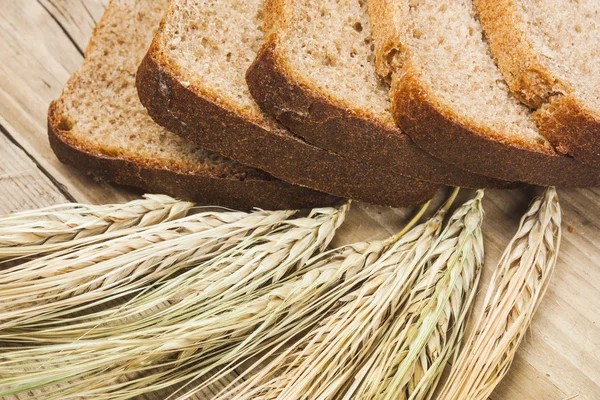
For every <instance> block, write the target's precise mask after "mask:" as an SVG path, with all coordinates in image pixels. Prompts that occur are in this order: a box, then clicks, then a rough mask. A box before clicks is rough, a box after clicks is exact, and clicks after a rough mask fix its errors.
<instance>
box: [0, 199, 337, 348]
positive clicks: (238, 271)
mask: <svg viewBox="0 0 600 400" xmlns="http://www.w3.org/2000/svg"><path fill="white" fill-rule="evenodd" d="M348 209H349V203H347V204H345V205H343V206H341V207H340V208H331V207H327V208H320V209H315V210H313V211H312V213H311V214H310V215H309V216H308V217H305V218H297V219H291V220H286V221H278V222H281V223H280V224H279V223H278V225H279V226H278V228H277V229H270V230H268V231H267V230H263V231H262V232H263V233H264V235H254V236H253V237H251V238H249V239H248V240H244V241H243V242H241V243H240V244H238V245H237V246H235V247H233V248H231V249H230V250H229V251H219V252H213V253H211V254H212V257H210V258H208V257H204V259H207V262H203V263H199V262H198V261H200V260H198V259H197V258H192V259H189V255H190V254H198V255H200V254H201V252H202V251H203V250H205V249H206V248H207V246H195V245H193V244H189V243H188V244H186V245H185V246H183V248H182V251H180V252H176V253H175V254H176V257H177V259H181V260H182V261H185V262H186V264H185V265H188V266H194V267H193V268H191V269H189V270H187V271H184V272H183V273H181V274H179V275H177V276H174V277H172V278H171V279H169V280H164V281H162V282H160V285H158V287H157V288H155V289H154V290H152V291H149V292H148V293H145V294H144V295H142V296H138V297H136V298H135V299H133V300H132V301H129V302H127V303H126V304H124V305H122V306H119V308H118V309H117V310H111V309H109V310H104V311H101V312H99V313H94V314H88V315H86V316H85V320H84V321H83V322H79V321H78V320H74V319H71V318H69V319H68V320H66V321H62V322H61V323H60V325H62V326H57V327H55V328H49V329H43V330H40V329H39V326H36V329H35V330H34V331H30V332H28V334H27V336H25V335H24V334H21V335H20V336H19V337H18V338H14V339H12V340H19V341H25V340H36V341H37V340H43V341H46V342H50V341H59V342H61V343H63V342H65V341H68V340H75V339H78V338H79V337H80V335H85V336H86V337H87V338H100V337H102V336H103V335H112V333H113V330H114V329H115V325H114V324H119V323H120V322H119V321H123V320H124V319H126V318H129V317H133V318H135V317H136V316H137V315H139V314H143V313H144V312H146V311H147V310H150V309H152V308H154V307H156V306H160V305H161V304H162V303H164V301H165V300H169V301H171V303H172V304H171V306H170V307H168V308H167V309H164V310H162V311H155V312H154V313H153V314H152V319H149V318H145V319H140V318H139V317H138V318H135V321H136V322H135V323H136V324H137V325H136V326H135V328H131V329H141V328H142V327H143V326H150V325H152V324H154V323H155V320H156V319H158V318H162V317H163V316H167V317H168V318H170V317H171V316H172V317H176V316H180V315H181V313H186V315H193V313H194V312H195V311H194V310H196V309H197V308H199V307H202V306H203V304H204V302H206V301H217V300H218V301H226V299H227V298H229V297H230V296H237V297H239V296H241V295H243V294H244V293H248V292H252V291H253V290H255V289H256V288H259V287H261V286H262V285H264V284H266V283H268V282H270V281H277V280H279V279H281V277H282V276H283V275H285V274H286V273H289V272H290V271H293V270H294V269H295V268H296V267H298V266H302V265H303V264H304V263H305V262H306V260H307V259H308V258H309V257H310V256H311V255H313V254H314V253H315V252H320V251H322V250H323V249H324V248H325V247H326V246H327V245H328V244H329V242H330V241H331V239H332V238H333V235H334V234H335V231H336V230H337V228H338V227H339V226H340V225H341V224H342V223H343V221H344V218H345V215H346V213H347V211H348ZM284 213H289V212H284ZM271 228H272V226H271ZM186 247H187V248H189V249H193V250H187V249H186ZM152 250H153V249H150V250H149V254H154V253H155V252H154V251H152ZM220 250H222V249H220ZM190 260H191V261H194V262H193V263H191V264H190ZM182 261H178V262H182ZM162 270H164V268H163V267H161V268H160V269H159V271H162ZM67 322H68V326H66V323H67ZM129 323H130V324H131V323H132V322H129ZM38 325H39V324H38ZM54 325H59V324H57V323H56V321H55V322H54ZM21 333H24V332H21ZM2 338H4V340H6V339H7V337H6V335H4V336H0V339H2Z"/></svg>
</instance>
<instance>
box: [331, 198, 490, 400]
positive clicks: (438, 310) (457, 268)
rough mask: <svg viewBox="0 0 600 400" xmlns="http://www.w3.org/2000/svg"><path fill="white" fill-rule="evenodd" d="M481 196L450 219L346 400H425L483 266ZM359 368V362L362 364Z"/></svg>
mask: <svg viewBox="0 0 600 400" xmlns="http://www.w3.org/2000/svg"><path fill="white" fill-rule="evenodd" d="M482 197H483V191H479V192H478V194H477V196H476V197H475V198H474V199H473V200H471V201H469V202H467V203H466V204H465V205H463V207H461V208H459V209H458V210H457V211H456V212H455V213H454V214H453V216H452V217H451V219H450V222H449V223H448V226H447V227H446V229H445V230H444V232H443V233H442V235H441V239H440V241H439V243H438V244H436V246H435V247H434V248H433V250H432V252H431V254H430V255H429V257H428V259H427V263H428V264H429V267H428V269H427V270H426V272H425V274H424V275H423V276H422V277H421V278H420V279H419V281H418V283H417V284H416V285H415V286H414V288H413V289H412V292H411V295H410V300H409V302H408V303H407V304H406V305H405V306H404V308H403V310H402V312H401V313H400V314H399V315H398V316H396V317H395V318H394V319H393V320H392V321H391V323H390V325H389V327H388V328H387V330H386V332H385V334H384V336H383V338H382V340H381V341H380V342H379V343H378V344H377V346H376V349H375V351H370V352H365V353H364V356H363V357H359V359H365V358H366V361H364V363H363V366H362V368H361V370H360V371H359V372H358V374H357V375H356V376H355V381H354V382H352V384H351V385H349V388H348V390H347V391H346V393H345V395H344V397H343V398H344V399H352V398H361V399H382V400H390V399H423V398H427V397H428V396H429V395H430V394H431V393H432V391H433V390H434V389H435V386H436V385H437V382H438V380H439V378H440V376H441V373H442V371H443V369H444V366H445V365H446V362H447V361H448V359H449V358H450V356H451V355H452V354H454V352H455V351H456V348H457V347H458V345H459V342H460V339H461V338H462V335H463V332H464V327H465V322H466V319H467V315H468V311H469V309H470V305H471V304H472V302H473V298H474V297H475V294H476V288H477V284H478V281H479V276H480V271H481V268H482V266H483V259H484V257H483V256H484V254H483V236H482V233H481V222H482V219H483V210H482V207H481V199H482ZM361 363H362V362H361Z"/></svg>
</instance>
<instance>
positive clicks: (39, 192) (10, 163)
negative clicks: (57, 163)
mask: <svg viewBox="0 0 600 400" xmlns="http://www.w3.org/2000/svg"><path fill="white" fill-rule="evenodd" d="M67 201H68V199H67V198H66V197H65V195H64V194H63V193H61V192H60V191H59V189H58V188H57V187H56V186H55V185H54V184H53V183H52V181H51V180H50V179H48V177H47V176H46V175H44V173H43V172H42V171H41V170H40V169H39V168H38V166H37V165H36V164H35V163H34V162H33V161H32V160H31V159H30V158H29V157H28V156H27V154H25V152H24V151H23V150H21V149H20V148H18V147H17V146H16V145H15V144H14V143H11V142H10V141H9V140H8V138H7V137H6V136H4V135H2V134H0V214H5V213H9V212H14V211H21V210H28V209H32V208H37V207H46V206H50V205H53V204H58V203H65V202H67Z"/></svg>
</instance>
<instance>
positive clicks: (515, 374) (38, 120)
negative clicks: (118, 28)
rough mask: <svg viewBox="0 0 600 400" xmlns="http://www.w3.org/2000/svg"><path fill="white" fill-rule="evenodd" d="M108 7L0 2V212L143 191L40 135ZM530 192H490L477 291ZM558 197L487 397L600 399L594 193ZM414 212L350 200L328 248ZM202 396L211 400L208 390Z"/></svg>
mask: <svg viewBox="0 0 600 400" xmlns="http://www.w3.org/2000/svg"><path fill="white" fill-rule="evenodd" d="M107 2H108V0H37V1H36V0H0V213H4V212H11V211H17V210H22V209H30V208H34V207H41V206H48V205H51V204H56V203H61V202H66V201H73V200H75V201H79V202H91V203H98V204H99V203H107V202H121V201H125V200H128V199H131V198H134V197H137V196H139V195H140V193H141V192H139V191H135V190H131V189H124V188H120V187H115V186H112V185H109V184H102V183H96V182H94V181H93V180H92V179H90V178H88V177H86V176H83V175H81V174H79V173H78V172H77V171H75V170H74V169H72V168H70V167H67V166H65V165H62V164H61V163H60V162H59V161H58V160H57V159H56V158H55V157H54V155H53V153H52V151H51V150H50V147H49V145H48V141H47V138H46V110H47V107H48V104H49V102H50V100H52V99H54V98H56V97H58V96H59V94H60V91H61V89H62V87H63V85H64V84H65V82H66V81H67V79H68V77H69V75H70V74H71V73H72V72H73V71H74V70H75V69H76V68H77V67H78V66H79V65H80V64H81V62H82V60H83V50H84V49H85V46H86V43H87V40H88V38H89V36H90V34H91V31H92V29H93V27H94V25H95V23H96V21H97V20H98V19H99V18H100V16H101V15H102V12H103V10H104V8H105V7H106V3H107ZM535 193H536V189H534V188H530V189H523V190H518V191H512V192H506V191H488V193H487V195H486V199H485V201H484V207H485V210H486V222H485V227H484V230H485V239H486V251H487V255H486V269H485V274H484V281H483V284H482V286H481V289H482V291H483V290H485V286H486V283H487V281H488V280H489V277H490V275H491V273H492V271H493V269H494V267H495V265H496V263H497V261H498V259H499V257H500V255H501V253H502V251H503V249H504V247H505V246H506V244H507V243H508V241H509V240H510V237H511V236H512V234H513V233H514V232H515V230H516V228H517V225H518V221H519V218H520V216H521V215H522V213H523V212H524V210H525V209H526V207H527V205H528V203H529V202H530V201H531V199H532V197H533V196H534V195H535ZM468 194H469V193H463V195H462V196H463V198H466V196H468ZM442 195H443V193H440V194H439V196H440V197H441V196H442ZM559 195H560V198H561V205H562V208H563V221H564V223H563V229H564V233H563V245H562V249H561V253H560V259H559V263H558V266H557V270H556V274H555V276H554V280H553V283H552V285H551V286H550V289H549V291H548V294H547V295H546V298H545V300H544V302H543V304H542V306H541V307H540V309H539V311H538V313H537V314H536V316H535V319H534V322H533V325H532V327H531V329H530V333H529V334H528V336H527V339H526V341H525V343H524V344H523V345H522V346H521V348H520V350H519V352H518V355H517V357H516V359H515V362H514V365H513V367H512V369H511V371H510V373H509V375H508V376H507V377H506V379H505V380H504V381H503V382H502V383H501V385H500V386H499V387H498V388H497V390H496V391H495V393H494V394H493V395H492V396H491V399H493V400H539V399H544V400H560V399H589V400H594V399H600V326H598V325H599V324H600V266H599V265H598V264H599V263H598V261H599V260H600V189H589V190H560V191H559ZM412 211H413V210H392V209H386V208H380V207H373V206H368V205H363V204H355V205H354V206H353V210H352V212H351V215H350V217H349V218H348V221H347V222H346V224H345V225H344V226H343V228H342V229H341V231H340V232H339V234H338V235H337V237H336V240H335V243H334V244H343V243H348V242H352V241H357V240H365V239H378V238H384V237H387V236H388V235H389V234H392V233H394V232H396V231H397V230H398V229H399V228H401V227H402V225H403V224H404V223H405V222H406V220H407V218H408V216H409V215H410V214H411V212H412ZM481 297H482V296H480V299H481ZM15 398H20V399H43V398H44V395H43V393H41V392H29V393H25V394H22V395H20V396H18V397H15ZM151 398H157V399H160V398H161V396H160V395H157V396H152V397H151ZM200 398H207V399H208V398H210V391H207V392H206V393H205V394H203V395H202V396H200ZM461 400H462V399H461Z"/></svg>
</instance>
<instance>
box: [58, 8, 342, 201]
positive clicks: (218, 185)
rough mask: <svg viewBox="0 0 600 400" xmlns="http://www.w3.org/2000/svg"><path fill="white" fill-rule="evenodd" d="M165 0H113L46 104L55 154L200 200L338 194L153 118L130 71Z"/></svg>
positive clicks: (99, 173) (86, 168)
mask: <svg viewBox="0 0 600 400" xmlns="http://www.w3.org/2000/svg"><path fill="white" fill-rule="evenodd" d="M167 3H168V2H167V0H160V1H156V0H119V1H111V2H110V5H109V6H108V8H107V10H106V12H105V14H104V16H103V17H102V19H101V21H100V23H99V24H98V26H97V27H96V29H95V31H94V34H93V36H92V39H91V41H90V44H89V45H88V48H87V51H86V60H85V62H84V64H83V65H82V66H81V68H79V69H78V70H77V71H76V72H75V73H74V74H73V76H72V77H71V79H69V82H68V83H67V86H66V88H65V89H64V92H63V94H62V96H61V97H60V99H59V100H57V101H55V102H53V103H52V105H51V106H50V111H49V115H48V126H49V136H50V144H51V145H52V148H53V149H54V151H55V153H56V154H57V156H58V157H59V159H60V160H61V161H62V162H65V163H68V164H71V165H73V166H75V167H76V168H79V169H80V170H81V171H83V172H84V173H86V174H91V175H94V176H96V177H98V178H101V179H104V180H108V181H113V182H117V183H120V184H124V185H130V186H136V187H140V188H144V189H146V190H149V191H152V192H160V193H168V194H170V195H174V196H177V197H181V198H185V199H189V200H194V201H197V202H200V203H207V204H215V205H223V206H229V207H235V208H245V209H248V208H251V207H261V208H298V207H313V206H318V205H324V204H330V203H332V202H334V201H336V198H334V197H333V196H329V195H326V194H323V193H319V192H315V191H312V190H309V189H306V188H302V187H299V186H294V185H290V184H288V183H285V182H283V181H280V180H277V179H275V178H273V177H272V176H270V175H268V174H266V173H264V172H262V171H259V170H256V169H253V168H249V167H245V166H243V165H241V164H238V163H236V162H234V161H231V160H228V159H226V158H224V157H221V156H220V155H219V154H217V153H212V152H209V151H206V150H203V149H201V148H198V147H196V146H193V145H191V144H189V143H188V142H186V141H185V140H183V139H181V138H180V137H179V136H177V135H175V134H173V133H170V132H168V131H167V130H165V129H164V128H162V127H160V126H158V125H157V124H156V123H154V122H153V121H152V119H151V118H150V117H149V116H148V114H147V113H146V110H145V109H144V107H143V106H142V105H141V103H140V102H139V99H138V98H137V92H136V89H135V72H136V69H137V66H138V64H139V62H140V61H141V59H142V57H143V56H144V54H145V52H146V50H147V49H148V45H149V44H150V41H151V40H152V37H153V35H154V31H155V30H156V28H158V24H159V22H160V19H161V17H162V15H163V14H164V12H165V10H166V8H167Z"/></svg>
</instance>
